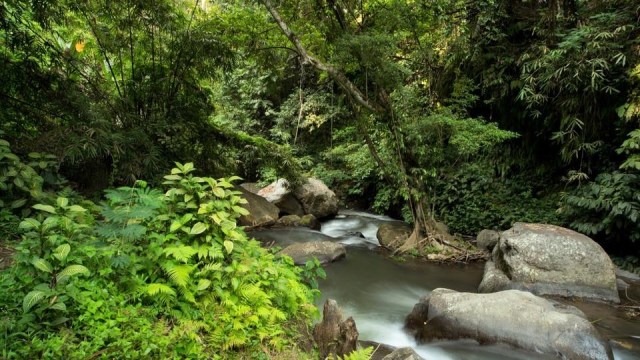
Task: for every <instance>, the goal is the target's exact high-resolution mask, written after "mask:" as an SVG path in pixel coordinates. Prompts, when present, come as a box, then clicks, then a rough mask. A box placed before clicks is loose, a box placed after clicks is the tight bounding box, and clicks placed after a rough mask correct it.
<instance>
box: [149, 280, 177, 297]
mask: <svg viewBox="0 0 640 360" xmlns="http://www.w3.org/2000/svg"><path fill="white" fill-rule="evenodd" d="M146 293H147V294H148V295H151V296H155V295H158V294H165V295H170V296H176V292H175V291H174V290H173V289H172V288H171V287H170V286H168V285H165V284H160V283H153V284H149V285H147V289H146Z"/></svg>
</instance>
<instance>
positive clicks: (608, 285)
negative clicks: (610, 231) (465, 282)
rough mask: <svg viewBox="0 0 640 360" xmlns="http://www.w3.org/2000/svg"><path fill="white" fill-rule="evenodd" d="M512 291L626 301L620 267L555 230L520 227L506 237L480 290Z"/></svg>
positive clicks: (579, 238)
mask: <svg viewBox="0 0 640 360" xmlns="http://www.w3.org/2000/svg"><path fill="white" fill-rule="evenodd" d="M506 289H518V290H525V291H530V292H532V293H534V294H537V295H556V296H563V297H576V298H582V299H587V300H595V301H605V302H615V303H618V302H620V298H619V297H618V290H617V286H616V273H615V266H614V265H613V263H612V262H611V259H610V258H609V256H608V255H607V253H605V252H604V250H603V249H602V247H600V245H598V244H597V243H596V242H594V241H593V240H591V239H590V238H589V237H587V236H585V235H582V234H580V233H577V232H575V231H573V230H569V229H565V228H562V227H559V226H554V225H545V224H525V223H516V224H515V225H514V226H513V227H512V228H511V229H509V230H507V231H504V232H502V233H501V234H500V240H499V241H498V244H497V245H496V246H495V247H494V249H493V252H492V254H491V261H488V262H487V264H486V265H485V272H484V276H483V278H482V282H481V283H480V286H479V288H478V291H479V292H485V293H486V292H495V291H501V290H506Z"/></svg>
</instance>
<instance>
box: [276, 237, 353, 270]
mask: <svg viewBox="0 0 640 360" xmlns="http://www.w3.org/2000/svg"><path fill="white" fill-rule="evenodd" d="M280 253H281V254H284V255H288V256H290V257H291V258H292V259H293V262H294V263H295V264H296V265H304V264H305V263H306V262H307V261H308V260H311V259H313V258H314V257H315V258H317V259H318V261H320V263H321V264H326V263H330V262H333V261H336V260H338V259H341V258H343V257H345V256H346V254H347V250H346V248H345V246H344V245H342V244H339V243H335V242H332V241H311V242H304V243H296V244H292V245H289V246H287V247H286V248H284V249H282V251H280Z"/></svg>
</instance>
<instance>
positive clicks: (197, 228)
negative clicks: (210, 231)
mask: <svg viewBox="0 0 640 360" xmlns="http://www.w3.org/2000/svg"><path fill="white" fill-rule="evenodd" d="M206 230H207V225H205V224H204V223H202V222H198V223H196V224H195V225H193V227H192V228H191V230H190V231H189V234H191V235H198V234H202V233H203V232H205V231H206Z"/></svg>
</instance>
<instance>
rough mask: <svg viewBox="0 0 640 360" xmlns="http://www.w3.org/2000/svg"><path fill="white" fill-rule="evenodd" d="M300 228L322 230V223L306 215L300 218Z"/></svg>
mask: <svg viewBox="0 0 640 360" xmlns="http://www.w3.org/2000/svg"><path fill="white" fill-rule="evenodd" d="M300 226H304V227H308V228H309V229H311V230H318V231H319V230H320V227H321V225H320V221H319V220H318V219H316V217H315V216H313V215H312V214H307V215H304V216H303V217H301V218H300Z"/></svg>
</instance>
